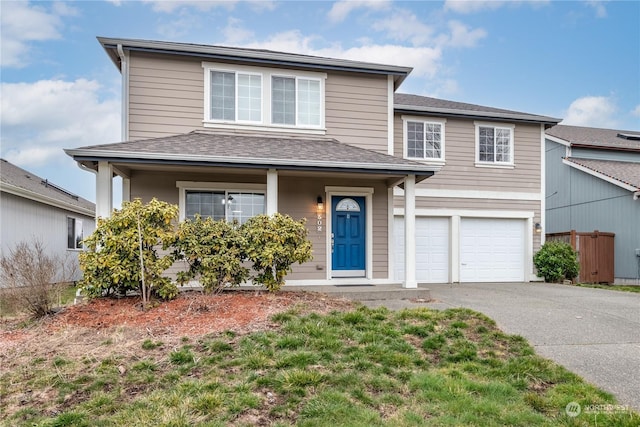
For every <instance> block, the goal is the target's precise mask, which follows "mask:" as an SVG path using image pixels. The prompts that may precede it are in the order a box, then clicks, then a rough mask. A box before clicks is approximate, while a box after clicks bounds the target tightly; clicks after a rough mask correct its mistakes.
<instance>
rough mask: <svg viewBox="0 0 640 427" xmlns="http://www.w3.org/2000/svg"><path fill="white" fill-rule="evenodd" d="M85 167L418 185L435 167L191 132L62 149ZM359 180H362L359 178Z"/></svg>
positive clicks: (318, 146) (294, 141)
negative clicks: (267, 172) (286, 174)
mask: <svg viewBox="0 0 640 427" xmlns="http://www.w3.org/2000/svg"><path fill="white" fill-rule="evenodd" d="M65 151H66V152H67V154H69V155H70V156H71V157H73V158H74V160H76V161H77V162H79V163H81V164H83V165H84V166H86V167H89V168H92V169H96V168H97V162H99V161H109V162H111V163H113V164H114V165H115V166H116V167H118V168H119V169H120V170H122V171H124V172H125V173H126V171H127V170H129V169H141V168H153V169H156V170H157V169H160V168H165V167H172V168H188V169H189V170H193V169H192V168H193V167H201V168H211V167H217V168H225V169H229V170H236V171H238V170H242V171H243V173H247V172H249V171H250V170H255V171H259V170H264V169H269V168H275V169H278V170H280V171H297V172H302V171H304V172H308V173H310V172H316V173H322V172H324V173H326V172H332V173H344V174H348V175H352V174H354V173H357V174H360V175H370V176H372V177H373V176H376V177H377V178H380V177H381V176H383V177H385V178H390V179H392V178H396V177H402V176H404V175H409V174H412V175H416V180H418V181H421V180H423V179H426V178H428V177H430V176H431V175H433V173H434V171H435V168H434V167H433V166H428V165H424V164H422V163H419V162H414V161H410V160H405V159H402V158H399V157H394V156H390V155H387V154H383V153H379V152H376V151H372V150H367V149H364V148H360V147H355V146H352V145H348V144H344V143H341V142H339V141H337V140H335V139H332V138H318V137H315V138H306V137H303V136H295V137H291V136H281V135H278V136H276V135H263V134H259V135H257V134H241V133H219V132H207V131H193V132H190V133H187V134H181V135H175V136H169V137H162V138H154V139H146V140H138V141H126V142H120V143H115V144H105V145H94V146H89V147H81V148H77V149H68V150H65ZM362 177H363V178H364V177H365V176H362Z"/></svg>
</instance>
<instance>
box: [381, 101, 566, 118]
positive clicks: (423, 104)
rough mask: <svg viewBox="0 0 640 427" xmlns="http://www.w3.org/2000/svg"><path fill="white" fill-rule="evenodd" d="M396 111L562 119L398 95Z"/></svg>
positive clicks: (395, 102) (487, 116)
mask: <svg viewBox="0 0 640 427" xmlns="http://www.w3.org/2000/svg"><path fill="white" fill-rule="evenodd" d="M393 101H394V104H395V105H394V106H395V108H396V110H402V111H404V110H414V109H415V110H416V111H425V112H432V113H436V114H438V113H440V114H443V115H452V116H470V117H486V118H496V119H512V120H519V121H529V122H540V123H552V124H555V123H558V122H559V121H560V119H556V118H553V117H547V116H541V115H537V114H530V113H523V112H521V111H513V110H504V109H502V108H494V107H486V106H483V105H476V104H468V103H465V102H457V101H447V100H445V99H439V98H431V97H428V96H420V95H411V94H407V93H396V94H394V97H393Z"/></svg>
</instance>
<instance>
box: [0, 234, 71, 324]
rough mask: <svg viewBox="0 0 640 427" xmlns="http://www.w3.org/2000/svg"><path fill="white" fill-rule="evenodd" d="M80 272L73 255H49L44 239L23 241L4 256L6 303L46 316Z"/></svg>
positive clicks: (1, 288) (1, 281)
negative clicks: (62, 290) (62, 291)
mask: <svg viewBox="0 0 640 427" xmlns="http://www.w3.org/2000/svg"><path fill="white" fill-rule="evenodd" d="M76 271H77V266H76V264H75V262H74V260H73V259H72V258H70V257H61V256H57V255H50V254H47V252H46V251H45V245H44V244H43V243H42V242H41V241H38V240H35V241H33V242H30V243H28V242H20V243H18V244H17V245H16V246H15V247H14V248H13V249H12V250H10V251H9V254H2V256H0V293H1V296H2V298H3V303H4V304H2V305H4V306H5V307H10V308H12V309H14V310H15V311H26V312H28V313H29V314H30V315H32V316H34V317H42V316H45V315H47V314H49V313H51V312H52V310H53V308H54V305H55V303H56V300H57V298H58V297H59V295H60V291H61V289H62V288H63V287H65V286H68V284H69V282H71V281H72V280H73V277H74V274H75V273H76Z"/></svg>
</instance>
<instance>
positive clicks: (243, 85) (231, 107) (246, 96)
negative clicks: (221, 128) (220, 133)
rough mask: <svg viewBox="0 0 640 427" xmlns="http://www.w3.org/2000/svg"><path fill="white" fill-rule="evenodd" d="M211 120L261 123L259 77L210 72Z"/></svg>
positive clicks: (227, 72)
mask: <svg viewBox="0 0 640 427" xmlns="http://www.w3.org/2000/svg"><path fill="white" fill-rule="evenodd" d="M209 77H210V87H211V93H210V99H211V102H210V107H211V109H210V110H211V111H210V116H209V117H210V119H211V120H221V121H230V122H234V121H239V122H256V123H259V122H261V121H262V76H261V75H259V74H249V73H239V72H229V71H216V70H211V71H210V76H209Z"/></svg>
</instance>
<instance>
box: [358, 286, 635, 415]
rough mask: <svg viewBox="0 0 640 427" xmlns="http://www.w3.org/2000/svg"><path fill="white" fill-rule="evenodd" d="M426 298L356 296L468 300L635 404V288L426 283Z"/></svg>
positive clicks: (437, 304)
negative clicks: (429, 291) (428, 297)
mask: <svg viewBox="0 0 640 427" xmlns="http://www.w3.org/2000/svg"><path fill="white" fill-rule="evenodd" d="M429 288H430V290H431V298H432V299H433V300H432V302H429V303H415V302H412V301H410V300H401V299H387V300H385V301H380V300H376V301H363V303H364V304H365V305H367V306H370V307H377V306H386V307H388V308H390V309H401V308H406V307H410V308H413V307H430V308H436V309H445V308H450V307H467V308H470V309H473V310H476V311H480V312H482V313H484V314H486V315H487V316H489V317H491V318H492V319H494V320H495V321H496V323H497V324H498V327H499V328H500V329H502V330H503V331H505V332H507V333H509V334H517V335H522V336H523V337H525V338H527V340H529V342H530V343H531V344H532V345H533V346H534V347H535V349H536V352H537V353H538V354H540V355H541V356H543V357H546V358H549V359H551V360H553V361H555V362H557V363H559V364H561V365H563V366H565V367H566V368H567V369H569V370H571V371H572V372H575V373H577V374H578V375H580V376H582V377H583V378H585V379H586V380H587V381H589V382H591V383H593V384H596V385H597V386H599V387H601V388H602V389H604V390H606V391H608V392H610V393H612V394H614V395H615V396H616V397H617V398H618V401H619V402H620V404H622V405H629V406H630V407H631V408H633V409H635V410H636V411H640V293H630V292H620V291H609V290H605V289H592V288H581V287H576V286H567V285H555V284H546V283H465V284H456V285H449V284H442V285H440V284H436V285H429Z"/></svg>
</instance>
